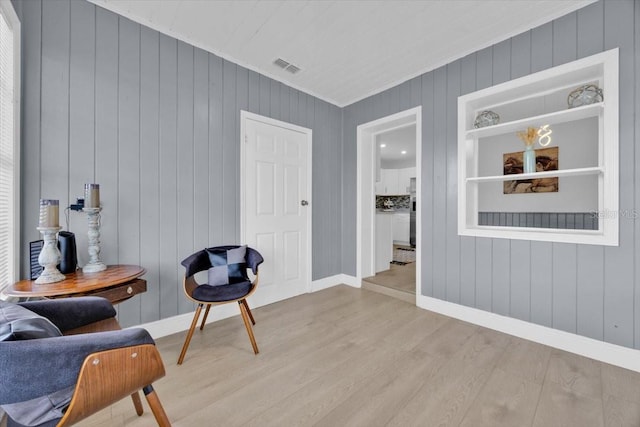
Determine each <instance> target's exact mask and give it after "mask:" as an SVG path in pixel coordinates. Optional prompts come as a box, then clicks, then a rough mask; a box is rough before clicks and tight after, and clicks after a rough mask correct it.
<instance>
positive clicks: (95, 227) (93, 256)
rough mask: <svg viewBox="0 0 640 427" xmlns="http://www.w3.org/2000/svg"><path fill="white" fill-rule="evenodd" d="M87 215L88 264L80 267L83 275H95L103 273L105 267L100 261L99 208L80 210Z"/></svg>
mask: <svg viewBox="0 0 640 427" xmlns="http://www.w3.org/2000/svg"><path fill="white" fill-rule="evenodd" d="M82 210H83V211H84V212H86V213H87V220H88V222H89V231H88V233H87V235H88V236H89V262H88V263H87V265H85V266H84V267H82V272H83V273H97V272H98V271H104V270H106V269H107V266H106V265H105V264H104V263H103V262H102V261H100V211H101V210H102V209H100V208H84V209H82Z"/></svg>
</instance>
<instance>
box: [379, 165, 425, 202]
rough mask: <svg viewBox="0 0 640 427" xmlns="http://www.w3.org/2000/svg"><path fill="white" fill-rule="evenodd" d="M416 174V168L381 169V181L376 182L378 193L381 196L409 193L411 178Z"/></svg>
mask: <svg viewBox="0 0 640 427" xmlns="http://www.w3.org/2000/svg"><path fill="white" fill-rule="evenodd" d="M415 176H416V168H404V169H381V170H380V181H379V182H376V194H377V195H380V196H398V195H405V194H409V184H410V179H411V178H415Z"/></svg>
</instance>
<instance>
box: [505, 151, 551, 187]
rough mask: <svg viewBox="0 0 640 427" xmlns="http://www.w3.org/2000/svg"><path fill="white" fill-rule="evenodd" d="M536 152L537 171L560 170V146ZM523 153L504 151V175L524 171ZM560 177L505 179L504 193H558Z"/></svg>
mask: <svg viewBox="0 0 640 427" xmlns="http://www.w3.org/2000/svg"><path fill="white" fill-rule="evenodd" d="M535 152H536V172H544V171H557V170H558V147H549V148H540V149H538V150H535ZM523 153H524V151H517V152H515V153H504V154H503V155H502V165H503V175H516V174H521V173H523V169H524V167H523V159H522V158H523ZM557 192H558V177H547V178H540V179H519V180H513V181H504V185H503V194H522V193H557Z"/></svg>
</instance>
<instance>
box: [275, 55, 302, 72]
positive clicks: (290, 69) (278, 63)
mask: <svg viewBox="0 0 640 427" xmlns="http://www.w3.org/2000/svg"><path fill="white" fill-rule="evenodd" d="M273 63H274V64H275V65H276V66H277V67H280V68H282V69H283V70H285V71H288V72H290V73H291V74H295V73H297V72H298V71H300V67H298V66H296V65H293V64H292V63H290V62H287V61H285V60H284V59H282V58H278V59H276V60H275V61H273Z"/></svg>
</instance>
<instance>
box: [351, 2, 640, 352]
mask: <svg viewBox="0 0 640 427" xmlns="http://www.w3.org/2000/svg"><path fill="white" fill-rule="evenodd" d="M639 28H640V3H639V2H637V1H633V0H623V1H609V0H605V1H599V2H596V3H593V4H590V5H588V6H586V7H585V8H583V9H581V10H579V11H577V12H575V13H571V14H568V15H566V16H564V17H562V18H560V19H557V20H555V21H553V22H550V23H547V24H545V25H542V26H539V27H537V28H534V29H532V30H531V31H527V32H524V33H522V34H519V35H517V36H515V37H512V38H510V39H508V40H505V41H503V42H500V43H498V44H496V45H494V46H490V47H488V48H485V49H483V50H480V51H478V52H474V53H472V54H470V55H468V56H466V57H464V58H461V59H460V60H457V61H454V62H453V63H450V64H447V65H446V66H443V67H440V68H438V69H436V70H433V71H431V72H428V73H426V74H423V75H422V76H421V77H420V78H421V80H422V85H421V93H420V98H419V104H421V105H422V107H423V110H422V111H423V117H422V125H423V134H422V159H421V160H422V168H423V169H422V175H421V179H422V193H421V194H419V195H418V197H420V198H421V206H422V207H423V211H422V212H421V213H420V216H421V220H422V236H421V238H422V246H421V247H420V248H419V250H420V252H421V253H420V257H421V260H422V268H423V270H422V283H421V284H420V288H421V289H422V295H425V296H429V297H436V298H439V299H443V300H447V301H452V302H459V303H461V304H464V305H467V306H470V307H475V308H479V309H482V310H486V311H490V312H495V313H500V314H504V315H507V316H511V317H515V318H518V319H522V320H526V321H531V322H534V323H537V324H540V325H545V326H549V327H553V328H556V329H560V330H565V331H568V332H573V333H578V334H581V335H584V336H587V337H590V338H594V339H598V340H604V341H607V342H610V343H615V344H619V345H623V346H627V347H635V348H640V280H638V274H639V273H638V272H637V271H636V270H637V269H636V268H635V265H637V263H638V262H639V260H640V250H638V249H637V248H640V241H639V238H640V224H639V221H637V220H636V219H635V215H633V213H634V212H638V211H639V207H640V197H638V194H640V190H639V189H640V174H639V173H637V167H638V166H639V165H640V151H639V150H637V149H635V143H634V141H635V139H636V138H637V135H636V133H637V131H640V125H638V123H639V122H640V117H639V114H640V96H639V95H638V94H639V93H640V92H639V91H638V90H634V89H633V88H636V87H637V86H638V85H637V77H636V76H637V72H636V68H637V64H639V63H640V35H639V34H640V30H639ZM614 47H619V49H620V88H621V91H620V212H619V213H617V214H619V217H620V246H618V247H606V248H605V247H601V246H590V245H575V244H557V243H548V242H532V241H520V240H504V239H487V238H474V237H460V236H458V235H457V229H456V221H457V205H456V203H455V201H454V199H453V198H454V197H455V196H456V194H457V182H456V180H457V174H456V170H457V152H456V146H457V137H456V136H455V135H456V132H457V128H456V120H452V119H451V118H452V117H456V115H457V96H458V95H460V94H465V93H469V92H472V91H475V90H480V89H483V88H486V87H489V86H492V85H495V84H498V83H501V82H504V81H508V80H511V79H514V78H517V77H521V76H525V75H528V74H530V73H533V72H536V71H540V70H545V69H547V68H550V67H552V66H555V65H560V64H563V63H566V62H569V61H572V60H574V59H578V58H582V57H585V56H588V55H591V54H594V53H598V52H602V51H603V50H606V49H611V48H614ZM399 87H402V85H401V86H399ZM397 91H398V87H396V88H391V89H389V90H387V91H385V92H383V93H381V94H377V95H374V96H371V97H369V98H366V99H364V100H361V101H359V102H357V103H355V104H352V105H349V106H347V107H345V109H344V117H345V122H344V129H343V135H344V136H343V138H344V141H343V145H344V148H343V154H344V161H343V164H344V167H343V174H344V177H345V181H346V182H345V184H344V187H343V188H344V195H343V200H344V204H343V206H344V208H345V211H344V212H343V230H344V233H343V239H342V241H343V253H344V257H345V259H346V260H351V259H352V258H353V257H354V256H355V251H356V233H355V230H356V224H357V219H356V215H355V210H353V211H347V210H346V209H347V205H348V203H349V201H350V200H354V199H355V198H356V187H355V174H354V173H352V172H351V171H352V170H353V169H355V164H356V152H355V144H356V128H357V126H358V125H360V124H363V123H367V122H370V121H372V120H376V119H379V118H381V117H384V116H386V115H390V114H393V113H396V112H399V111H401V106H404V105H405V103H409V99H410V98H409V94H408V93H406V92H405V91H400V92H399V94H400V97H401V99H400V103H399V105H398V106H395V105H394V104H393V103H390V102H388V101H387V100H388V99H390V98H391V99H393V97H392V94H394V93H396V92H397ZM413 95H416V94H415V93H414V94H413ZM605 96H606V95H605ZM394 107H396V108H394ZM605 214H606V213H605ZM612 214H616V213H612ZM589 216H593V215H584V214H583V215H581V216H579V218H570V219H569V220H568V222H567V218H566V215H565V216H564V217H563V218H562V215H558V216H554V215H549V216H548V218H546V217H544V216H543V215H540V216H539V217H538V216H536V215H531V218H529V216H528V215H527V218H526V221H531V223H533V224H537V223H538V222H539V223H540V224H542V223H544V222H546V221H547V220H548V222H549V227H562V226H567V224H569V225H571V224H572V220H573V223H574V224H580V222H581V221H582V223H583V224H584V223H587V224H588V222H589V219H590V218H588V217H589ZM506 220H507V219H506V218H505V221H506ZM513 220H514V219H513V216H512V217H511V221H513ZM518 221H522V218H521V217H519V218H518ZM593 227H594V228H595V227H596V224H594V225H593ZM343 270H344V272H345V273H348V274H355V263H352V262H350V261H348V262H345V264H344V265H343Z"/></svg>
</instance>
